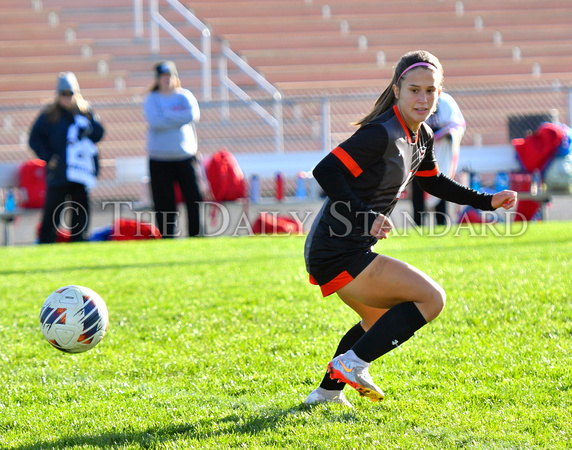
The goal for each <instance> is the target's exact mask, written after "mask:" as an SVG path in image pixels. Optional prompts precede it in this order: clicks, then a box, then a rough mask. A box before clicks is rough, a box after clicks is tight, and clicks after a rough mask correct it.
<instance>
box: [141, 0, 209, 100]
mask: <svg viewBox="0 0 572 450" xmlns="http://www.w3.org/2000/svg"><path fill="white" fill-rule="evenodd" d="M164 1H165V2H167V3H168V4H169V5H171V7H172V8H173V9H174V10H175V11H177V12H178V13H179V14H181V16H183V18H184V19H185V20H186V21H187V22H188V23H189V24H190V25H192V26H193V27H195V28H196V29H197V30H198V31H199V32H200V33H201V36H202V37H201V48H202V50H199V49H198V48H197V47H195V45H194V44H193V43H192V42H191V41H189V40H188V39H187V38H186V37H185V36H184V35H183V34H182V33H181V32H180V31H179V30H177V28H175V27H174V26H173V25H172V24H171V23H170V22H169V21H168V20H167V19H165V17H163V16H162V15H161V14H160V13H159V0H149V20H150V35H151V36H150V37H151V52H152V53H159V49H160V42H159V41H160V38H159V27H161V28H163V30H165V31H166V32H167V33H168V34H169V35H170V36H171V37H172V38H173V39H174V40H175V41H177V42H178V43H179V44H180V45H181V46H183V47H184V48H185V50H187V51H188V52H189V53H190V54H191V55H192V56H193V57H194V58H195V59H197V60H198V61H199V62H200V63H201V65H202V79H203V99H204V100H206V101H209V100H210V99H211V98H212V78H211V59H212V57H211V31H210V29H209V28H208V27H207V26H206V25H205V24H204V23H203V22H201V21H200V20H199V19H197V17H196V16H195V15H194V14H192V13H191V12H190V11H189V10H188V9H187V8H185V7H184V6H183V5H182V4H181V3H179V2H178V1H177V0H164Z"/></svg>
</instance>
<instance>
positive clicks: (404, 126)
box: [393, 105, 419, 144]
mask: <svg viewBox="0 0 572 450" xmlns="http://www.w3.org/2000/svg"><path fill="white" fill-rule="evenodd" d="M393 112H394V113H395V116H396V117H397V120H399V123H400V124H401V128H403V131H405V134H406V135H407V143H408V144H417V139H418V138H419V133H417V134H416V135H415V142H413V141H412V140H411V135H410V134H409V128H407V125H405V121H404V120H403V117H401V114H400V113H399V108H398V107H397V105H393Z"/></svg>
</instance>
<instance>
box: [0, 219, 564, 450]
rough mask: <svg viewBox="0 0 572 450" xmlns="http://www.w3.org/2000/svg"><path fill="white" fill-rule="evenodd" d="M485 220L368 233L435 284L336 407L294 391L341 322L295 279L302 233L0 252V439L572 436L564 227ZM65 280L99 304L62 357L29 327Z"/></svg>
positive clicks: (364, 440)
mask: <svg viewBox="0 0 572 450" xmlns="http://www.w3.org/2000/svg"><path fill="white" fill-rule="evenodd" d="M479 234H480V233H479ZM487 234H488V235H487V236H471V233H467V232H462V233H453V232H451V233H449V234H448V235H446V236H442V237H427V236H419V235H416V234H413V235H411V236H408V237H405V236H393V237H392V238H390V239H389V240H387V241H384V242H383V243H381V244H379V245H378V246H377V250H378V251H380V252H383V253H385V254H387V255H390V256H394V257H396V258H399V259H401V260H404V261H407V262H409V263H411V264H413V265H415V266H416V267H419V268H420V269H422V270H424V271H425V272H427V273H428V274H429V275H431V276H432V277H433V278H435V279H436V280H437V281H438V282H440V283H441V284H442V285H443V286H444V288H445V290H446V291H447V293H448V300H447V306H446V308H445V310H444V312H443V313H442V315H441V316H440V317H439V318H438V319H437V320H435V321H434V322H433V323H431V324H429V325H428V326H426V327H424V328H423V329H422V330H420V331H419V332H418V333H417V335H416V336H415V337H414V338H412V339H411V340H410V341H408V342H407V343H406V344H404V345H403V346H402V347H400V348H398V349H396V350H395V351H393V352H391V353H390V354H388V355H386V356H385V357H383V358H382V359H380V360H378V361H376V362H375V363H374V364H373V366H372V369H371V373H372V375H373V377H374V379H375V380H376V381H378V382H379V384H380V385H381V386H382V388H383V389H384V390H385V392H386V400H385V401H383V402H381V403H372V402H370V401H368V400H367V399H363V398H360V397H359V395H358V394H357V393H356V392H355V391H352V390H347V396H348V398H349V400H350V401H351V402H352V403H353V404H354V405H355V408H354V409H353V410H349V409H345V408H343V407H341V406H339V405H320V406H317V407H314V408H311V409H307V408H305V407H304V406H303V404H302V403H303V400H304V398H305V397H306V395H307V394H308V393H309V392H310V391H311V390H312V389H314V387H315V386H316V385H317V384H318V383H319V380H320V379H321V377H322V375H323V371H324V369H325V365H326V363H327V362H328V361H329V359H330V357H331V354H332V353H333V351H334V350H335V347H336V345H337V342H338V340H339V338H340V337H341V336H342V335H343V334H344V333H345V331H346V330H347V329H348V328H349V327H350V326H352V325H353V324H354V323H356V321H357V317H356V316H355V314H354V313H353V312H352V311H350V310H349V309H348V308H347V307H345V306H344V305H343V304H342V302H341V301H340V300H339V299H338V298H337V297H336V296H335V295H334V296H331V297H328V298H325V299H323V298H321V296H320V295H319V292H318V289H317V288H316V287H314V286H311V285H310V284H309V283H308V282H307V274H306V272H305V269H304V262H303V256H302V253H303V244H304V238H303V237H249V238H213V239H200V240H175V241H163V242H161V241H156V242H124V243H120V242H115V243H98V244H76V245H69V244H67V245H66V244H61V245H57V246H45V247H19V248H4V249H0V274H1V280H2V282H1V283H0V285H1V286H0V299H1V300H0V301H1V304H0V336H1V347H0V393H1V395H0V448H14V449H51V448H54V449H63V448H66V449H67V448H78V449H79V448H81V449H90V448H92V449H93V448H118V449H138V448H151V449H155V448H156V449H188V448H197V449H198V448H200V449H203V448H212V449H220V448H254V449H257V448H276V449H278V448H309V449H326V448H339V449H349V448H359V449H371V448H380V449H386V448H402V449H417V448H419V449H420V448H423V449H449V448H451V449H452V448H467V449H528V448H537V449H546V448H555V449H567V448H572V419H571V417H572V414H571V412H570V411H571V410H572V369H571V366H572V356H571V353H572V301H571V297H572V281H571V280H572V277H571V265H572V262H571V258H570V257H571V254H572V245H571V242H572V228H571V225H570V223H542V224H531V225H530V226H529V228H528V230H527V231H526V232H525V233H524V234H523V235H522V236H517V237H504V236H503V237H495V236H493V233H490V232H489V233H487ZM67 284H80V285H85V286H88V287H91V288H92V289H94V290H95V291H96V292H98V293H99V294H100V295H101V296H102V297H103V298H104V299H105V301H106V303H107V306H108V309H109V318H110V325H109V330H108V334H107V335H106V337H105V338H104V340H103V341H102V342H101V343H100V344H99V345H98V346H97V347H96V348H95V349H93V350H91V351H89V352H87V353H84V354H80V355H70V354H64V353H61V352H58V351H57V350H55V349H54V348H52V347H51V346H50V345H49V344H48V343H47V342H46V341H45V340H44V339H43V337H42V334H41V332H40V329H39V324H38V315H39V311H40V307H41V306H42V303H43V301H44V299H45V298H46V297H47V295H48V294H49V293H50V292H52V291H53V290H54V289H56V288H58V287H60V286H64V285H67Z"/></svg>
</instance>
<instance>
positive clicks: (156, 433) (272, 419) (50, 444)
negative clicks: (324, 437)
mask: <svg viewBox="0 0 572 450" xmlns="http://www.w3.org/2000/svg"><path fill="white" fill-rule="evenodd" d="M308 411H311V409H309V408H308V407H306V406H305V405H304V404H301V405H297V406H293V407H291V408H288V409H280V408H270V409H264V410H261V411H257V412H256V413H254V414H251V415H249V417H246V418H245V417H244V416H243V415H241V414H239V413H232V414H229V415H227V416H223V417H220V418H209V419H202V420H199V421H197V422H195V423H183V424H174V425H170V426H165V427H152V428H148V429H146V430H143V431H133V432H128V431H125V432H121V431H118V432H110V433H104V434H99V435H97V434H94V435H90V436H67V437H63V438H60V439H57V440H52V441H42V442H37V443H35V444H31V445H22V446H19V447H12V448H13V449H14V450H40V449H41V450H45V449H54V450H55V449H68V448H70V447H84V446H88V447H101V448H110V447H113V448H117V447H123V446H129V445H137V446H140V447H141V448H156V446H157V445H162V444H168V443H170V442H175V443H176V441H177V440H179V439H189V440H194V441H201V440H209V439H212V440H214V442H211V443H213V444H216V443H217V438H218V439H219V441H220V442H221V444H224V443H230V442H228V439H226V438H224V437H225V436H227V437H228V438H230V439H232V438H233V437H236V436H240V435H245V436H252V435H256V434H258V433H262V432H264V431H265V430H268V429H270V430H277V429H280V427H281V425H282V422H283V421H284V419H286V418H287V417H293V416H296V415H297V414H299V413H302V412H308ZM331 414H333V415H334V416H336V417H335V419H334V420H336V421H342V422H344V421H347V420H351V419H350V418H349V417H347V416H348V414H350V415H351V411H350V410H346V409H343V410H342V409H340V410H339V411H337V410H336V411H332V412H331ZM300 420H301V421H302V422H303V423H305V422H306V419H300ZM186 444H189V442H186Z"/></svg>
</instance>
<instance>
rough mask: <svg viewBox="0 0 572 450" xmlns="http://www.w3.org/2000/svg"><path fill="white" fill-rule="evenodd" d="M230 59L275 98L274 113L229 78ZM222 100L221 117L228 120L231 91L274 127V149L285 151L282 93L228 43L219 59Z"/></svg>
mask: <svg viewBox="0 0 572 450" xmlns="http://www.w3.org/2000/svg"><path fill="white" fill-rule="evenodd" d="M228 61H231V62H232V63H233V64H234V65H235V66H236V67H237V68H238V69H240V71H241V72H243V73H244V74H246V75H247V76H248V77H249V78H251V79H252V80H253V81H254V82H255V83H256V84H257V85H258V86H259V87H260V88H261V89H263V90H264V91H266V92H267V93H269V94H270V95H271V96H272V98H273V108H272V109H273V114H270V113H269V112H268V111H267V110H266V109H264V107H263V106H262V105H261V104H260V103H258V102H256V101H255V100H254V99H252V97H251V96H250V95H248V93H246V91H245V90H244V89H242V88H241V87H240V86H238V85H237V84H236V83H235V82H233V81H232V80H231V79H230V78H229V74H228ZM219 78H220V100H221V117H222V119H223V120H228V119H229V117H230V111H229V92H232V93H233V94H234V95H235V96H236V97H237V98H238V99H240V100H241V101H242V102H243V103H244V104H246V105H247V106H248V107H249V108H250V109H251V110H252V111H254V112H255V113H256V114H257V115H258V116H259V117H260V118H261V119H262V120H263V121H264V122H265V123H266V124H268V125H270V126H271V127H272V128H273V129H274V150H275V152H276V153H283V152H284V121H283V117H282V94H281V93H280V91H279V90H278V89H277V88H276V87H274V86H273V85H272V84H271V83H270V82H268V81H267V80H266V79H265V78H264V77H263V76H262V75H260V74H259V73H258V72H257V71H256V70H254V69H253V68H252V67H251V66H249V65H248V64H247V63H246V62H245V61H244V60H243V59H242V58H241V57H240V56H238V55H237V54H236V53H234V52H233V51H232V50H231V49H230V48H229V47H228V45H227V44H226V43H223V45H222V49H221V55H220V59H219Z"/></svg>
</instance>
